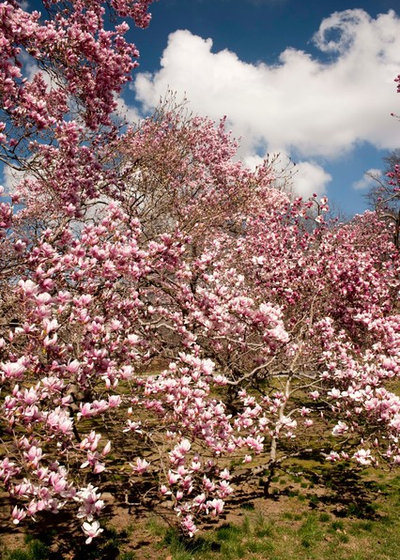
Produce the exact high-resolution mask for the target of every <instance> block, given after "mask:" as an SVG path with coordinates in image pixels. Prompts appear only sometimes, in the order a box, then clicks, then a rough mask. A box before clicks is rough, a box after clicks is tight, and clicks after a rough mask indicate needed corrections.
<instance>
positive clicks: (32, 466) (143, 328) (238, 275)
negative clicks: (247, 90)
mask: <svg viewBox="0 0 400 560" xmlns="http://www.w3.org/2000/svg"><path fill="white" fill-rule="evenodd" d="M149 3H150V2H148V1H144V0H143V1H140V2H139V1H137V2H126V3H125V2H113V3H112V4H111V9H112V10H114V11H115V16H116V17H117V18H118V17H119V16H122V17H133V18H134V19H135V22H136V23H137V24H138V25H141V26H145V25H147V23H148V21H149V17H148V15H147V12H146V10H147V7H148V4H149ZM46 8H47V13H48V14H49V15H48V18H49V19H48V20H44V19H42V18H41V16H40V15H39V14H37V13H34V14H28V13H26V12H24V11H23V10H22V9H21V8H19V7H18V6H17V5H16V4H13V3H5V4H3V5H2V7H1V14H2V15H1V19H0V29H1V32H2V48H3V50H4V53H5V55H4V57H2V67H1V72H2V73H1V80H2V89H1V92H2V96H3V99H2V101H3V107H4V111H3V125H2V136H1V142H2V158H3V160H4V161H5V162H6V163H7V164H8V165H10V166H13V167H14V168H16V169H17V170H18V172H19V173H20V176H21V180H20V181H19V184H18V185H17V186H16V188H15V191H14V192H13V193H12V199H13V200H12V202H9V199H8V198H4V201H3V203H2V204H1V206H0V212H1V219H0V234H1V236H0V243H1V257H0V281H1V299H0V305H1V319H0V375H1V377H0V382H1V393H0V406H1V410H2V414H1V420H0V422H1V429H2V435H1V449H2V452H3V456H4V458H3V459H2V460H1V461H0V479H1V481H2V483H3V485H4V487H5V488H6V490H7V491H8V492H9V494H10V496H11V500H12V519H13V521H14V523H19V522H20V521H21V520H23V519H24V518H26V517H31V518H34V519H35V518H36V517H37V516H38V514H40V512H43V511H49V512H53V513H57V512H58V511H59V510H60V509H62V508H68V509H70V510H73V511H74V512H75V514H76V516H77V518H78V519H79V521H80V522H81V523H82V529H83V531H84V533H85V535H86V542H88V543H90V542H91V540H92V539H93V538H94V537H96V536H98V535H99V534H100V533H101V531H102V529H101V526H100V522H99V521H98V520H99V519H101V515H102V512H103V510H104V507H105V506H106V502H105V498H104V496H103V495H102V493H104V491H105V490H107V492H108V493H109V492H110V490H112V491H114V492H115V496H116V498H117V499H119V500H121V501H125V502H127V503H128V504H129V503H131V502H132V500H136V498H137V497H138V496H137V494H138V493H139V494H140V493H142V495H141V496H139V497H140V499H142V500H145V499H146V498H149V499H152V500H154V499H159V500H160V501H164V502H165V504H166V505H167V506H169V507H170V508H171V510H173V511H174V512H175V513H176V514H177V515H178V517H179V518H180V521H181V525H182V528H183V530H184V531H185V532H186V533H187V534H188V535H193V534H194V533H195V531H196V524H195V521H196V518H200V519H201V518H202V517H204V516H206V515H214V516H216V515H218V514H219V513H221V512H222V511H223V508H224V502H225V500H226V499H227V498H228V497H229V495H230V494H231V493H232V491H233V485H232V481H233V482H234V477H235V471H234V465H235V464H236V465H237V464H238V463H239V464H240V465H242V466H243V464H244V465H246V464H247V463H249V464H255V465H263V466H265V467H269V471H270V473H272V472H273V470H274V468H275V467H276V466H277V465H279V464H280V463H281V462H282V461H283V460H284V459H285V458H286V457H289V456H293V455H296V454H299V453H301V452H302V450H304V449H305V448H307V447H309V446H310V445H311V443H312V442H313V440H314V443H315V444H316V441H315V440H317V439H318V440H320V442H321V441H322V443H321V445H320V448H321V452H322V453H323V454H324V455H325V457H326V459H327V460H329V461H339V460H354V461H356V462H357V463H358V464H360V465H369V464H376V463H378V462H380V461H388V462H390V463H392V464H396V463H398V462H399V461H400V450H399V448H398V436H399V429H400V399H399V398H398V397H397V396H396V395H395V394H394V393H391V392H390V391H389V387H390V385H388V383H389V382H390V381H391V380H393V379H395V378H396V377H397V376H398V375H399V373H400V364H399V355H400V353H399V342H400V317H399V309H398V292H399V287H400V286H399V274H398V271H399V255H398V252H397V250H396V247H395V246H394V245H393V243H392V237H391V232H390V231H386V232H382V231H381V229H380V228H379V222H378V221H377V217H376V215H375V214H374V213H367V214H365V215H363V216H361V217H358V218H356V219H355V220H354V221H353V222H351V223H350V224H347V225H345V226H339V225H333V226H328V225H327V224H326V223H325V221H324V218H323V216H324V212H326V211H327V209H328V208H327V201H326V199H324V198H323V199H321V200H317V199H316V198H314V199H313V200H311V201H306V202H303V201H302V200H300V199H299V200H290V199H289V197H288V196H287V195H286V194H285V193H283V192H281V191H279V190H277V189H275V188H274V175H273V171H272V169H271V166H270V164H269V163H268V162H266V163H265V164H264V165H262V166H261V167H260V168H258V169H257V170H256V171H254V172H251V171H249V170H247V169H245V168H244V167H243V166H242V165H241V164H240V163H238V162H237V161H235V159H234V156H235V153H236V144H235V143H234V142H233V141H232V139H231V138H230V136H229V134H228V133H226V131H225V128H224V122H221V123H220V124H219V125H218V126H215V125H214V123H212V122H210V121H209V120H208V119H203V118H197V117H190V116H185V115H184V113H183V111H181V110H171V109H170V108H168V107H165V106H164V107H163V108H161V109H160V110H159V111H158V112H157V113H156V114H155V115H154V116H153V117H149V118H148V119H146V120H144V121H143V122H142V123H141V124H140V125H138V126H136V127H133V128H130V129H127V130H125V129H123V128H121V129H119V128H118V125H117V124H116V121H115V119H114V116H113V110H114V109H115V107H116V101H115V99H116V97H115V96H116V95H117V94H118V93H119V91H120V89H121V87H122V85H123V84H124V83H125V82H126V80H127V79H128V78H129V73H130V72H131V70H132V69H133V67H134V65H135V61H134V60H133V59H134V57H135V56H137V52H136V49H135V48H134V47H133V46H132V45H130V44H128V43H127V42H126V41H125V39H124V37H123V35H124V33H125V32H126V30H127V26H126V24H125V23H121V24H120V25H117V26H116V27H115V28H114V30H112V31H106V30H105V28H104V25H105V24H104V16H105V13H106V12H105V10H104V9H103V8H102V6H101V3H100V2H94V1H93V2H87V1H85V2H82V3H81V2H70V3H65V4H59V3H57V2H52V3H49V5H47V6H46ZM108 28H109V24H107V29H108ZM28 57H31V58H30V60H31V61H32V60H33V61H34V64H35V66H34V67H33V69H32V62H31V66H30V67H29V66H27V63H26V60H28ZM29 78H30V79H29ZM17 201H18V202H20V203H22V205H23V209H22V210H20V211H19V212H18V213H17V212H16V211H15V210H14V209H13V203H15V202H17ZM44 209H45V211H44ZM116 480H118V481H119V484H117V483H116V482H115V481H116Z"/></svg>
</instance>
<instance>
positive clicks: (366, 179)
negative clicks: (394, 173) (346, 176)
mask: <svg viewBox="0 0 400 560" xmlns="http://www.w3.org/2000/svg"><path fill="white" fill-rule="evenodd" d="M381 177H382V171H381V170H380V169H368V171H366V172H365V173H364V175H363V177H361V179H359V180H358V181H355V182H354V183H353V189H355V190H356V191H363V190H367V189H370V188H371V187H376V186H377V182H379V181H380V179H381Z"/></svg>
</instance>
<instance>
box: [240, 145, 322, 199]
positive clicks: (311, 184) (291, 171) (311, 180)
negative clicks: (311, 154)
mask: <svg viewBox="0 0 400 560" xmlns="http://www.w3.org/2000/svg"><path fill="white" fill-rule="evenodd" d="M268 159H269V161H270V162H271V163H272V167H273V169H274V173H275V176H276V181H275V184H276V186H278V187H281V188H283V189H284V190H286V191H287V190H293V191H294V192H295V193H296V194H298V195H300V196H302V197H303V198H308V197H310V196H311V195H313V194H314V193H315V194H318V195H321V194H323V193H325V192H326V187H327V185H328V183H329V182H330V181H331V180H332V177H331V175H330V174H329V173H327V172H326V171H325V170H324V169H323V168H322V167H321V166H320V165H319V164H318V163H316V162H313V161H300V162H298V163H296V164H293V162H292V160H291V158H290V157H289V155H288V154H287V153H285V152H284V151H282V150H281V151H279V152H277V153H275V154H274V153H273V154H269V155H268ZM243 161H244V163H245V164H246V165H247V166H248V167H249V168H250V169H255V168H256V167H257V166H258V165H261V164H262V162H263V158H262V157H261V156H258V155H248V156H245V157H244V158H243Z"/></svg>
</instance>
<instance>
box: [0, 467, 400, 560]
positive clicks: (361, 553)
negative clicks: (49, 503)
mask: <svg viewBox="0 0 400 560" xmlns="http://www.w3.org/2000/svg"><path fill="white" fill-rule="evenodd" d="M321 472H322V467H321ZM342 474H343V473H341V472H338V473H334V472H329V473H328V475H329V477H331V478H330V480H331V481H332V486H333V487H335V484H338V483H339V482H340V481H341V477H342ZM374 476H375V475H374ZM335 477H336V478H335ZM296 478H297V480H296V484H297V485H298V486H299V487H300V488H296V487H295V488H293V487H290V488H288V489H286V490H287V491H286V492H284V490H285V489H282V499H281V500H278V501H277V502H274V504H275V505H276V507H274V508H273V509H271V508H270V510H269V511H272V512H273V513H270V514H269V515H266V514H265V513H264V512H263V506H264V505H265V504H268V503H269V504H271V503H272V502H267V501H265V502H263V501H262V500H255V501H254V503H253V502H252V503H251V506H252V507H251V508H249V507H245V508H240V507H237V508H236V511H235V519H236V521H235V522H234V523H233V522H225V523H223V524H222V525H220V526H219V527H216V528H212V529H210V528H209V529H208V530H205V531H203V532H202V533H201V534H200V533H198V536H197V537H196V538H194V539H185V538H184V537H182V535H180V534H179V532H178V531H176V530H174V529H171V528H170V527H168V526H166V525H165V524H163V523H161V522H160V521H159V519H158V518H157V517H156V516H154V517H153V518H150V519H149V520H147V522H146V523H145V524H143V528H144V531H145V532H146V533H147V534H148V536H149V537H148V539H147V540H148V541H149V543H150V544H147V547H146V550H145V551H144V550H141V549H140V548H137V549H135V552H132V551H130V550H129V548H132V546H131V547H130V542H131V540H132V539H133V538H134V536H135V524H132V526H131V527H129V528H128V529H125V530H124V531H117V530H115V529H112V527H107V528H106V531H105V532H104V539H102V540H101V539H99V540H98V541H96V543H93V546H92V545H90V547H88V548H87V549H85V553H84V554H85V556H77V557H76V558H79V560H80V559H81V558H82V559H83V558H84V559H85V560H86V559H87V560H91V559H93V560H94V559H96V560H99V559H102V558H104V559H105V558H110V559H115V560H137V559H145V558H149V559H151V560H157V559H159V560H161V559H165V558H168V557H170V558H171V559H172V560H238V559H242V558H243V559H245V560H287V559H288V558H294V559H296V560H398V559H399V558H400V536H399V535H400V499H399V494H400V476H397V477H393V476H389V475H388V474H387V473H384V476H383V477H381V476H379V475H376V476H375V478H374V479H373V480H370V479H369V478H365V477H364V479H358V478H357V477H353V479H354V480H353V482H354V484H355V483H357V484H359V491H360V492H361V490H362V492H361V494H362V496H363V497H364V502H363V501H362V500H361V499H360V495H361V494H360V493H359V494H357V493H356V492H355V491H354V489H353V488H352V486H351V481H350V478H349V482H348V484H349V485H350V486H349V493H348V494H347V493H346V492H345V493H344V494H343V495H342V494H340V495H339V497H338V499H339V498H343V500H344V501H342V502H338V501H335V500H334V499H333V498H332V496H333V497H335V494H334V492H333V490H332V494H327V496H328V497H329V496H330V497H331V498H332V500H331V501H329V500H327V501H326V502H323V501H322V499H321V496H319V498H318V500H316V499H313V500H312V499H311V497H310V495H309V494H307V498H308V499H307V500H304V499H303V495H302V494H301V492H299V489H300V490H301V489H303V488H304V486H303V485H302V483H304V479H305V478H307V477H306V476H305V477H301V480H299V479H300V477H299V476H297V477H296ZM338 480H339V482H338ZM344 480H345V477H344ZM279 482H280V481H279ZM279 482H278V481H277V483H278V484H279ZM342 482H343V481H342ZM342 482H340V484H342ZM293 483H294V481H293V480H290V481H288V484H289V485H293ZM339 490H340V493H343V492H344V490H343V489H342V486H339ZM363 492H364V493H363ZM349 496H350V498H349ZM348 499H350V502H347V501H346V500H348ZM266 500H267V499H266ZM351 500H353V501H351ZM0 557H1V559H2V560H58V558H60V557H57V556H54V555H53V556H52V555H51V553H50V548H49V547H48V545H47V544H45V543H43V542H42V541H40V540H38V539H37V538H33V539H30V540H29V539H28V540H27V541H26V544H25V547H23V548H20V549H16V550H13V551H4V552H3V553H2V554H0ZM60 560H61V558H60Z"/></svg>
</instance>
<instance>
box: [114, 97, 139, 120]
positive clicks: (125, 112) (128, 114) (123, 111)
mask: <svg viewBox="0 0 400 560" xmlns="http://www.w3.org/2000/svg"><path fill="white" fill-rule="evenodd" d="M116 101H117V108H116V110H115V112H116V114H117V115H118V117H120V118H121V119H122V120H124V121H126V122H127V123H128V124H135V123H138V122H139V120H140V115H139V113H138V111H137V110H136V109H135V107H132V106H131V105H128V104H127V103H126V102H125V101H124V99H123V98H122V97H118V98H117V100H116Z"/></svg>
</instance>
